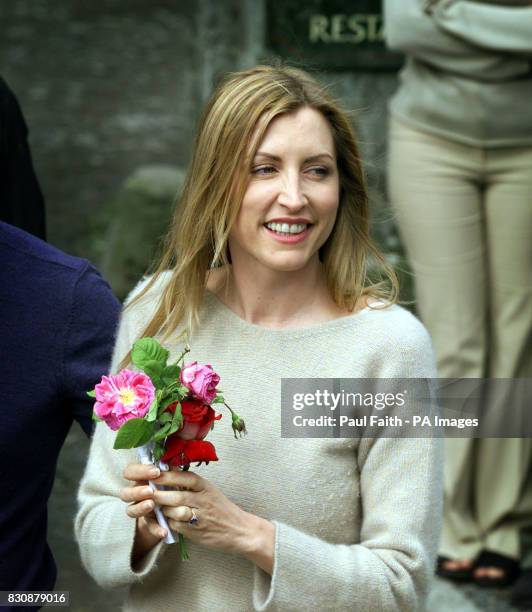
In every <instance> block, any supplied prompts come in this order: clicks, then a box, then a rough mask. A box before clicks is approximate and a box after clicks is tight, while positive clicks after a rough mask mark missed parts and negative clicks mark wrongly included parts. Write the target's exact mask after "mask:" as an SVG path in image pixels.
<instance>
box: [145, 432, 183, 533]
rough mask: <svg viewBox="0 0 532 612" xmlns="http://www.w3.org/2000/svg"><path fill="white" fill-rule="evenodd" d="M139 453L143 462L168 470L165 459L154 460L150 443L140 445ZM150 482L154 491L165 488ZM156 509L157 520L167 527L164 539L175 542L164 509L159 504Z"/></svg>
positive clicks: (163, 470) (162, 470) (163, 526)
mask: <svg viewBox="0 0 532 612" xmlns="http://www.w3.org/2000/svg"><path fill="white" fill-rule="evenodd" d="M137 454H138V457H139V459H140V462H141V463H142V464H144V465H150V464H151V463H153V464H155V465H157V467H158V468H159V469H160V470H161V472H167V471H168V466H167V465H166V463H164V462H163V461H159V462H157V461H154V460H153V456H152V448H151V445H150V444H145V445H144V446H140V447H139V448H137ZM148 484H149V485H150V487H151V489H152V490H153V491H156V490H157V489H161V490H164V489H165V487H164V486H162V485H160V486H157V485H156V484H154V483H153V482H152V481H151V480H149V481H148ZM154 511H155V516H156V517H157V522H158V523H159V525H160V526H161V527H162V528H163V529H166V534H167V535H166V538H165V539H164V541H165V543H166V544H174V543H175V538H174V536H173V534H172V532H171V531H170V527H168V523H167V522H166V517H165V516H164V514H163V513H162V510H161V509H160V508H159V506H157V505H155V509H154Z"/></svg>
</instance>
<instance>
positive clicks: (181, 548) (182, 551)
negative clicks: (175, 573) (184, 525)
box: [179, 533, 190, 561]
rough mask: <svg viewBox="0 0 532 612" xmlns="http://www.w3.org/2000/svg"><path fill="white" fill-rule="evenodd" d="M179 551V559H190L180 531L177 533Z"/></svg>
mask: <svg viewBox="0 0 532 612" xmlns="http://www.w3.org/2000/svg"><path fill="white" fill-rule="evenodd" d="M179 553H180V555H181V561H188V560H189V559H190V557H189V556H188V551H187V544H186V542H185V537H184V535H183V534H182V533H180V534H179Z"/></svg>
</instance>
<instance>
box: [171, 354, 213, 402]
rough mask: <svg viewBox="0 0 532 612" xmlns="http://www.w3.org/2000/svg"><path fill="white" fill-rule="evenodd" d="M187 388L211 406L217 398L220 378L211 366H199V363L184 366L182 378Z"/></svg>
mask: <svg viewBox="0 0 532 612" xmlns="http://www.w3.org/2000/svg"><path fill="white" fill-rule="evenodd" d="M180 379H181V382H182V383H183V385H185V387H186V388H187V389H188V390H189V391H190V392H191V393H192V394H193V395H194V396H195V397H196V398H197V399H199V400H200V401H202V402H205V403H206V404H210V403H211V402H212V400H213V399H214V398H215V397H216V393H217V391H216V385H217V384H218V383H219V382H220V377H219V376H218V374H216V372H215V371H214V370H213V369H212V367H211V366H210V365H199V364H198V362H197V361H194V362H193V363H189V364H188V365H185V366H183V369H182V370H181V376H180Z"/></svg>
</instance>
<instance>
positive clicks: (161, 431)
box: [152, 423, 171, 442]
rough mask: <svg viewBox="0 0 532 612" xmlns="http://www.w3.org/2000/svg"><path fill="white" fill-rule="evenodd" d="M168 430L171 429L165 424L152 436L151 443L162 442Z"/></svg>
mask: <svg viewBox="0 0 532 612" xmlns="http://www.w3.org/2000/svg"><path fill="white" fill-rule="evenodd" d="M170 428H171V424H170V423H165V424H164V425H163V426H162V427H161V429H159V431H158V432H157V433H156V434H155V435H154V436H153V438H152V440H153V441H155V442H156V441H157V440H164V439H165V438H166V437H167V436H168V435H169V432H170Z"/></svg>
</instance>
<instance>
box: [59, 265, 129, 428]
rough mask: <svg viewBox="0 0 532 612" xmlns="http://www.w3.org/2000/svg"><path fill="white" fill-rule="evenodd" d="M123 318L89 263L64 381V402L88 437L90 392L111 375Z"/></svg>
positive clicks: (78, 291)
mask: <svg viewBox="0 0 532 612" xmlns="http://www.w3.org/2000/svg"><path fill="white" fill-rule="evenodd" d="M119 314H120V302H119V301H118V300H117V299H116V298H115V296H114V295H113V292H112V291H111V288H110V287H109V285H108V284H107V283H106V282H105V281H104V279H103V278H102V277H101V276H100V275H99V274H98V272H97V271H96V269H95V268H93V267H92V266H91V265H90V264H88V263H87V265H86V267H85V268H84V269H83V270H82V272H81V273H80V276H79V278H78V281H77V283H76V286H75V288H74V292H73V297H72V306H71V309H70V317H69V320H68V327H67V329H68V331H67V333H66V334H65V345H64V349H63V359H62V363H63V372H62V377H61V381H62V387H63V397H64V398H65V399H64V402H65V404H66V405H67V406H68V409H69V410H70V412H71V414H72V417H73V418H74V419H76V420H77V421H78V423H79V424H80V425H81V427H82V428H83V430H84V431H85V433H86V434H87V436H90V435H91V434H92V430H93V421H92V418H91V414H92V405H93V401H92V400H91V399H90V398H89V397H88V396H87V391H88V390H89V389H92V388H93V387H94V385H95V384H96V383H97V382H98V381H99V380H100V378H101V376H102V374H104V373H106V372H107V371H108V368H109V362H110V360H111V353H112V351H113V343H114V335H115V332H116V327H117V323H118V316H119Z"/></svg>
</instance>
